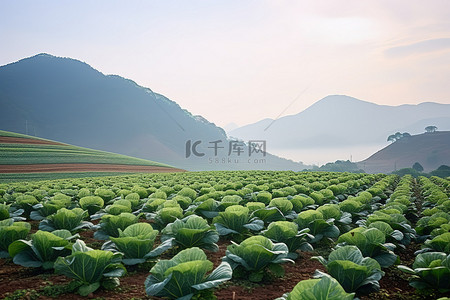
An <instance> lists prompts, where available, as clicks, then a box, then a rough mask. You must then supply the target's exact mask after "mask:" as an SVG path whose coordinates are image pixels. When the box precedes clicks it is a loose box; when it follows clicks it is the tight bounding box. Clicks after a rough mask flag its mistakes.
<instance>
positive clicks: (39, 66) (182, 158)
mask: <svg viewBox="0 0 450 300" xmlns="http://www.w3.org/2000/svg"><path fill="white" fill-rule="evenodd" d="M0 107H1V108H2V109H1V118H0V129H3V130H8V131H13V132H21V133H28V134H32V135H35V136H40V137H43V138H47V139H51V140H58V141H62V142H64V143H69V144H74V145H79V146H83V147H88V148H93V149H99V150H105V151H110V152H114V153H121V154H125V155H129V156H133V157H139V158H144V159H151V160H156V161H160V162H163V163H166V164H170V165H174V166H177V167H179V168H183V169H188V170H233V169H274V170H301V169H303V168H304V166H303V165H301V164H298V163H294V162H292V161H289V160H285V159H281V158H278V157H275V156H272V155H267V156H266V157H265V159H266V161H265V163H264V164H249V163H241V164H234V163H210V161H209V159H210V158H212V159H215V158H216V157H215V156H214V154H210V153H211V149H210V148H209V147H210V146H211V144H210V143H211V142H214V141H219V140H220V141H222V144H221V145H220V146H221V147H224V148H220V149H222V150H223V153H224V154H221V155H220V157H219V158H220V159H222V158H224V159H228V155H227V154H228V151H227V149H226V148H225V147H227V146H228V141H227V137H226V134H225V132H224V130H223V129H221V128H219V127H217V126H215V125H214V124H213V123H210V122H209V121H207V120H206V119H204V118H203V117H201V116H194V115H192V114H191V113H190V112H188V111H186V110H184V109H182V108H181V107H180V106H179V105H178V104H177V103H175V102H174V101H171V100H169V99H167V98H166V97H164V96H163V95H160V94H157V93H153V91H152V90H150V89H148V88H144V87H141V86H139V85H137V84H136V83H135V82H133V81H131V80H128V79H125V78H122V77H119V76H116V75H104V74H102V73H100V72H99V71H97V70H95V69H93V68H92V67H90V66H89V65H88V64H86V63H83V62H80V61H78V60H74V59H70V58H60V57H54V56H51V55H48V54H39V55H36V56H33V57H30V58H26V59H23V60H20V61H18V62H15V63H11V64H8V65H5V66H2V67H0ZM189 140H191V141H192V142H195V141H201V145H200V146H199V147H198V148H197V150H199V152H202V153H207V156H206V155H205V156H204V157H194V156H191V157H189V158H188V159H187V158H186V142H187V141H189ZM233 156H234V155H233V154H232V155H231V158H233ZM245 161H247V160H245Z"/></svg>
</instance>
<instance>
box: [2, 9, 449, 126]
mask: <svg viewBox="0 0 450 300" xmlns="http://www.w3.org/2000/svg"><path fill="white" fill-rule="evenodd" d="M449 16H450V1H448V0H441V1H433V0H431V1H423V0H420V1H418V0H396V1H392V0H372V1H370V0H367V1H361V0H356V1H353V0H332V1H322V0H321V1H294V0H291V1H287V0H286V1H284V0H272V1H263V0H254V1H250V0H223V1H218V0H217V1H215V0H204V1H193V0H179V1H171V0H169V1H167V0H165V1H40V0H33V1H15V0H11V1H5V0H0V65H4V64H7V63H10V62H13V61H17V60H19V59H21V58H25V57H29V56H33V55H35V54H38V53H41V52H46V53H49V54H53V55H56V56H63V57H71V58H76V59H79V60H81V61H85V62H86V63H88V64H90V65H91V66H92V67H94V68H96V69H98V70H99V71H101V72H103V73H105V74H117V75H120V76H123V77H126V78H129V79H132V80H134V81H136V82H137V83H138V84H140V85H143V86H145V87H149V88H151V89H152V90H154V91H155V92H158V93H161V94H163V95H165V96H167V97H169V98H170V99H172V100H174V101H176V102H177V103H178V104H180V105H181V106H182V107H183V108H186V109H188V110H189V111H190V112H191V113H193V114H199V115H202V116H204V117H205V118H207V119H208V120H209V121H211V122H214V123H216V124H217V125H220V126H224V125H226V124H228V123H230V122H234V123H237V124H239V125H245V124H248V123H253V122H256V121H259V120H261V119H264V118H275V117H277V116H278V115H279V114H280V113H281V112H282V111H284V110H285V109H286V107H288V106H289V104H290V103H292V101H293V100H294V99H295V98H296V97H297V96H298V95H299V94H301V96H300V97H299V99H298V100H297V101H295V102H294V103H293V104H292V105H291V106H289V109H287V110H286V111H285V112H284V114H283V115H289V114H295V113H298V112H300V111H302V110H303V109H305V108H307V107H308V106H310V105H311V104H313V103H314V102H316V101H318V100H320V99H321V98H323V97H325V96H327V95H330V94H345V95H348V96H352V97H356V98H359V99H362V100H366V101H370V102H374V103H379V104H388V105H400V104H404V103H420V102H425V101H434V102H440V103H450V88H449V86H450V84H449V82H450V18H449ZM305 90H306V91H305Z"/></svg>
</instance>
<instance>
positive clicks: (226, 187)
mask: <svg viewBox="0 0 450 300" xmlns="http://www.w3.org/2000/svg"><path fill="white" fill-rule="evenodd" d="M449 195H450V181H449V180H448V179H442V178H438V177H431V178H425V177H420V178H419V179H417V180H416V179H413V178H412V177H411V176H408V175H407V176H403V177H401V178H400V177H398V176H396V175H383V174H377V175H370V174H350V173H328V172H276V171H236V172H185V173H170V174H140V175H126V176H116V177H96V178H78V179H61V180H49V181H36V182H17V183H4V184H0V196H1V198H0V202H1V203H2V204H0V222H1V223H0V255H1V257H3V258H2V259H0V291H1V292H0V293H1V294H0V295H1V296H2V297H9V299H20V297H23V298H27V299H37V298H39V299H46V298H50V297H62V298H64V299H83V298H84V297H86V296H87V297H90V298H93V297H95V298H104V299H119V298H120V299H123V298H134V299H163V298H168V299H191V298H193V299H215V298H217V299H319V297H322V298H320V299H353V298H354V297H355V296H357V297H360V298H361V299H438V298H440V297H444V296H446V295H447V296H448V292H449V291H450V286H449V282H450V281H449V280H448V278H449V276H450V265H449V264H450V256H449V252H450V249H449V246H448V245H449V244H450V240H449V235H450V232H449V231H450V215H449V209H450V206H449V203H450V200H449ZM43 245H45V247H44V246H43ZM86 261H88V262H89V263H88V264H86V263H83V262H86ZM94 267H95V268H94ZM149 272H150V273H149ZM94 275H95V276H94ZM313 278H316V279H313ZM119 283H120V285H119ZM324 291H328V294H327V296H323V292H324ZM288 293H290V294H288ZM320 294H321V295H322V296H319V295H320ZM315 297H316V298H315ZM333 297H334V298H333Z"/></svg>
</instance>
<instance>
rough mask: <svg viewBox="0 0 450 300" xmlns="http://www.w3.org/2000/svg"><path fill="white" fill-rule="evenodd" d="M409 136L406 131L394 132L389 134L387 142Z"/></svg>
mask: <svg viewBox="0 0 450 300" xmlns="http://www.w3.org/2000/svg"><path fill="white" fill-rule="evenodd" d="M410 136H411V135H410V134H409V133H408V132H404V133H400V132H396V133H395V134H391V135H390V136H388V138H387V140H388V142H396V141H398V140H400V139H402V138H405V137H410Z"/></svg>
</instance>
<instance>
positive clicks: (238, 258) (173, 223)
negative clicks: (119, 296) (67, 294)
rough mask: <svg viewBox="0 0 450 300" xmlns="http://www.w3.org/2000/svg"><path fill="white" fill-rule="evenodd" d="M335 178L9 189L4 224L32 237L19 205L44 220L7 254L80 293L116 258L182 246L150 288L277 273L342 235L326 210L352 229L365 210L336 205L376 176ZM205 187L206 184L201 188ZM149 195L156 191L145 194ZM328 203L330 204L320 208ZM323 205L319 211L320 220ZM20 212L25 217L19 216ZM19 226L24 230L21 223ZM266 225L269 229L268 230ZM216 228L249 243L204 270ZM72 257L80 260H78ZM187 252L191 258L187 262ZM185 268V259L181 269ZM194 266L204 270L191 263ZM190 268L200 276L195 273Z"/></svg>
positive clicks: (156, 291)
mask: <svg viewBox="0 0 450 300" xmlns="http://www.w3.org/2000/svg"><path fill="white" fill-rule="evenodd" d="M314 177H317V176H314ZM350 177H351V176H350ZM333 179H335V180H336V178H333ZM333 179H329V180H328V181H329V182H328V183H329V185H328V186H325V187H328V189H323V188H322V187H321V189H320V190H318V191H314V189H312V188H310V189H309V190H307V191H305V190H304V187H305V185H299V184H298V182H297V183H296V182H294V183H296V184H297V185H298V186H297V188H296V186H295V185H296V184H294V186H293V187H291V188H290V189H288V187H286V186H285V187H282V186H279V187H277V186H276V185H275V186H272V187H270V186H269V188H268V189H259V188H258V186H257V185H256V184H254V186H249V185H247V186H245V187H242V188H241V189H240V190H231V189H228V190H226V191H223V190H222V191H220V189H217V187H215V188H212V187H207V186H200V187H198V189H197V190H194V189H192V188H190V187H189V188H188V187H181V189H178V191H177V192H176V193H168V189H167V188H164V187H165V186H164V185H162V186H160V188H158V189H156V190H153V189H150V190H149V189H145V188H142V187H141V186H140V187H136V186H135V187H133V188H132V189H130V190H128V191H129V193H128V192H124V189H121V190H118V191H119V193H120V196H119V197H113V195H112V194H111V193H107V192H106V191H107V190H106V191H105V189H104V188H100V189H96V190H95V192H94V193H95V194H96V196H92V195H90V193H92V192H91V191H89V189H88V188H86V187H82V188H81V189H80V190H79V191H78V193H77V194H76V195H75V196H72V197H70V196H68V195H64V194H61V193H55V194H54V195H53V196H52V197H51V198H46V197H45V196H44V197H43V198H42V199H40V200H41V201H40V202H39V201H38V202H39V203H34V201H33V199H32V198H31V197H30V196H32V195H29V194H27V192H25V193H24V194H21V195H18V196H17V197H14V196H13V195H14V193H12V194H10V193H5V194H4V195H3V196H4V197H3V199H5V200H6V201H5V202H6V203H8V202H7V201H8V200H10V199H12V198H13V199H14V202H13V203H11V204H3V211H5V210H6V211H7V213H8V214H9V217H11V218H8V219H5V220H4V221H2V222H3V223H2V225H4V226H2V230H6V229H8V230H9V231H11V232H12V231H15V230H16V231H17V232H19V231H20V232H21V234H22V235H25V236H26V235H27V234H28V231H29V224H28V223H24V222H20V221H19V219H20V218H21V217H20V216H19V215H20V213H21V210H22V213H23V214H24V215H25V216H26V217H29V218H32V219H35V220H41V221H40V224H39V228H40V229H41V230H40V231H38V232H36V233H35V234H33V235H32V236H31V240H29V241H27V240H18V241H14V242H12V243H10V245H9V247H8V250H9V252H8V254H9V255H11V256H13V257H14V261H15V262H16V263H18V264H22V265H26V266H30V267H43V268H52V267H54V268H55V270H56V271H57V272H60V273H62V274H65V275H67V276H70V277H74V278H75V279H77V280H78V281H79V282H80V284H81V286H80V289H79V292H80V293H81V294H86V293H90V292H92V291H93V290H95V289H97V288H98V287H99V286H100V282H102V283H103V285H104V286H106V287H108V286H109V287H111V286H114V285H116V284H117V283H118V281H117V277H118V276H121V275H123V273H124V271H125V269H124V268H123V267H121V265H120V264H119V261H121V262H123V263H125V264H136V263H140V262H144V261H146V260H147V259H150V258H153V257H156V256H158V255H160V254H161V253H163V252H164V251H166V250H168V249H170V248H172V249H174V248H175V249H176V251H177V252H178V251H180V250H181V252H179V253H178V254H177V255H176V256H174V257H173V258H172V259H171V260H161V261H159V262H158V263H157V264H156V265H155V266H154V268H152V270H151V273H152V275H151V276H149V278H148V280H147V281H146V286H147V292H148V293H149V294H150V295H158V296H167V297H172V298H173V297H175V298H176V297H184V296H190V295H192V294H193V293H195V292H196V291H201V290H204V289H209V288H211V287H213V286H215V285H217V284H219V283H221V282H222V281H224V280H227V278H228V279H229V277H231V269H234V270H238V269H239V268H240V269H242V271H244V273H245V272H248V273H247V275H249V276H250V278H251V279H252V280H254V281H258V280H260V279H261V276H262V275H263V274H264V270H266V268H268V269H269V270H270V271H271V272H272V273H274V274H278V275H281V274H282V268H280V267H279V263H281V262H287V261H290V260H291V259H292V258H295V255H296V254H295V250H297V249H303V250H311V248H312V247H311V244H310V243H316V242H319V241H320V240H321V239H322V238H323V237H334V236H336V232H337V235H339V229H338V228H337V226H336V225H334V224H333V225H332V224H331V223H332V222H334V221H333V220H331V219H333V218H329V217H330V216H335V215H336V214H339V216H337V217H339V218H338V219H337V221H336V223H337V224H338V225H340V226H348V225H349V221H350V222H351V221H352V217H359V216H360V215H361V214H362V210H361V209H359V210H358V211H357V212H354V211H352V212H353V213H354V215H351V213H350V212H344V213H342V212H341V211H340V209H339V208H338V207H339V205H338V204H337V203H339V201H340V200H344V201H342V202H340V204H342V203H344V202H345V201H347V200H349V199H347V200H345V199H346V197H347V194H346V192H348V193H349V194H351V193H352V192H353V193H355V192H358V190H360V189H364V188H366V187H367V185H368V184H370V183H371V181H373V180H374V177H368V178H366V180H365V181H364V180H361V179H358V180H354V179H349V180H347V181H352V182H351V184H346V181H344V180H342V181H339V183H338V184H336V182H330V181H331V180H333ZM288 184H289V183H288ZM322 184H323V183H322ZM152 188H154V187H152ZM163 188H164V189H163ZM244 188H245V189H247V190H244V191H245V192H244V191H242V190H243V189H244ZM376 188H377V184H376V185H375V186H373V187H372V189H374V190H373V193H374V194H377V193H378V192H377V191H376ZM172 189H173V188H172ZM202 189H209V190H208V191H206V192H203V193H202ZM333 189H334V190H333ZM218 190H219V191H218ZM382 190H383V189H381V191H382ZM173 191H175V189H173ZM88 192H90V193H88ZM150 192H152V193H151V194H150V195H148V194H149V193H150ZM302 192H306V193H308V194H309V195H307V194H304V193H302ZM18 193H20V192H18ZM146 193H147V194H146ZM335 193H336V196H335ZM167 194H169V196H168V195H167ZM369 194H370V193H369ZM5 195H6V197H5ZM364 195H366V196H365V197H366V198H368V195H367V194H363V193H360V195H358V196H357V197H354V198H356V199H359V198H361V199H359V200H358V201H361V202H362V203H364V205H367V203H365V202H369V201H368V200H367V201H366V200H364V199H365V198H364ZM371 195H372V194H371ZM115 196H117V194H115ZM203 196H204V197H203ZM274 196H282V197H274ZM358 197H359V198H358ZM370 198H372V196H370ZM35 199H36V198H35ZM24 200H26V201H24ZM36 200H37V199H36ZM73 200H77V201H73ZM353 200H354V199H353ZM325 202H328V203H329V204H327V205H323V206H320V207H317V206H318V205H321V204H324V203H325ZM347 203H348V202H347ZM342 206H343V207H344V206H345V205H342ZM351 207H353V206H351ZM313 209H314V210H313ZM312 212H314V213H312ZM317 212H319V213H320V214H321V217H320V218H318V215H317ZM5 215H6V213H5ZM311 216H313V217H312V219H311ZM140 218H145V219H147V220H149V221H150V222H151V223H152V225H153V226H152V225H150V224H148V223H143V222H139V219H140ZM14 219H15V220H17V221H18V222H13V221H14ZM96 219H100V222H99V224H97V225H95V226H94V225H93V224H92V223H91V222H90V221H93V220H96ZM286 220H287V221H286ZM340 222H341V223H340ZM20 227H23V229H21V230H18V229H17V228H20ZM153 227H155V228H156V229H159V230H161V243H160V245H159V246H158V247H153V245H154V241H155V238H156V236H157V235H158V231H157V230H155V229H153ZM12 228H16V229H12ZM83 228H93V229H95V230H96V232H95V234H94V237H95V238H97V239H100V240H102V239H103V240H107V241H106V242H105V243H104V244H103V246H102V250H92V249H90V248H89V247H86V245H84V243H83V242H82V241H81V240H77V241H76V242H75V243H73V244H72V243H71V242H70V241H71V240H73V239H75V238H77V237H78V236H77V234H76V232H77V231H79V230H81V229H83ZM264 228H267V229H266V230H264V231H262V232H261V230H263V229H264ZM299 228H300V229H301V230H299ZM336 229H338V230H337V231H336ZM308 230H309V231H312V234H309V233H308ZM345 230H346V229H345ZM50 232H52V233H50ZM258 232H260V233H261V235H258V236H252V237H250V238H247V239H245V240H243V239H244V238H245V237H247V236H248V235H249V234H250V233H251V234H255V233H258ZM327 232H328V233H327ZM219 235H223V236H227V235H229V236H231V238H232V239H233V240H235V241H241V240H243V241H242V242H241V243H240V244H236V243H232V245H230V246H229V247H228V250H227V255H226V258H225V259H224V262H223V263H222V264H221V265H220V266H219V268H218V269H216V270H215V271H213V272H212V273H211V274H210V275H208V276H206V273H207V272H208V271H209V270H210V269H211V268H212V265H211V263H210V262H206V256H205V255H204V253H203V252H202V250H200V249H198V248H197V247H199V248H204V249H208V250H215V249H217V245H216V244H215V243H216V242H217V240H218V238H219ZM4 236H6V235H4ZM19 238H20V237H19ZM22 238H24V237H22ZM2 244H3V243H2ZM44 245H45V246H44ZM44 247H45V248H44ZM258 249H259V250H261V251H262V252H261V253H260V254H261V255H264V256H267V257H266V260H257V261H256V262H255V261H252V260H254V259H253V258H254V257H255V253H256V252H257V251H258ZM2 250H4V249H2ZM255 251H256V252H255ZM47 252H51V253H47ZM69 252H70V254H69ZM201 253H203V254H201ZM91 254H92V255H91ZM94 254H95V255H94ZM86 255H87V256H89V257H90V258H91V259H96V260H100V261H102V262H103V263H104V265H103V266H104V268H103V269H102V268H98V269H96V270H102V271H99V273H98V274H96V276H89V275H92V274H93V273H92V272H85V273H83V274H81V275H80V274H79V273H77V271H76V270H77V268H76V267H75V265H76V264H78V263H77V261H78V262H83V263H86V265H84V264H83V263H82V264H83V265H82V267H81V265H80V268H79V270H78V271H80V272H81V270H83V271H88V269H85V267H86V266H92V265H96V264H97V263H98V262H96V263H95V264H94V263H93V261H90V262H89V263H87V262H88V260H87V259H86V257H85V256H86ZM111 255H112V256H111ZM106 256H110V257H109V259H105V258H104V257H106ZM259 256H260V255H258V257H259ZM75 257H79V260H77V259H75ZM119 257H120V258H119ZM189 257H191V258H192V259H193V260H190V261H186V259H188V258H189ZM194 258H195V259H194ZM196 258H198V259H196ZM55 261H56V262H55ZM192 261H195V263H193V262H192ZM198 261H204V262H202V263H199V262H198ZM185 263H187V264H185ZM178 265H182V266H180V267H177V268H175V266H178ZM193 266H203V267H201V268H200V267H198V268H197V267H195V268H191V267H193ZM199 268H200V269H201V270H200V269H199ZM230 268H231V269H230ZM169 269H170V271H168V270H169ZM67 270H70V271H67ZM74 270H75V271H74ZM191 271H192V272H194V273H191V274H190V275H189V276H188V273H189V272H191ZM234 273H239V272H233V274H234ZM158 274H159V275H158ZM199 274H203V275H202V276H200V275H199ZM193 275H196V276H194V277H195V278H198V280H199V281H200V282H195V284H190V285H186V287H185V289H184V290H180V291H179V294H177V295H173V294H171V293H173V289H172V288H171V287H170V286H171V284H174V282H179V280H180V278H175V277H177V276H181V278H184V280H187V279H188V278H192V276H193ZM86 276H88V277H89V278H86ZM102 278H103V279H102ZM165 286H167V288H165Z"/></svg>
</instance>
